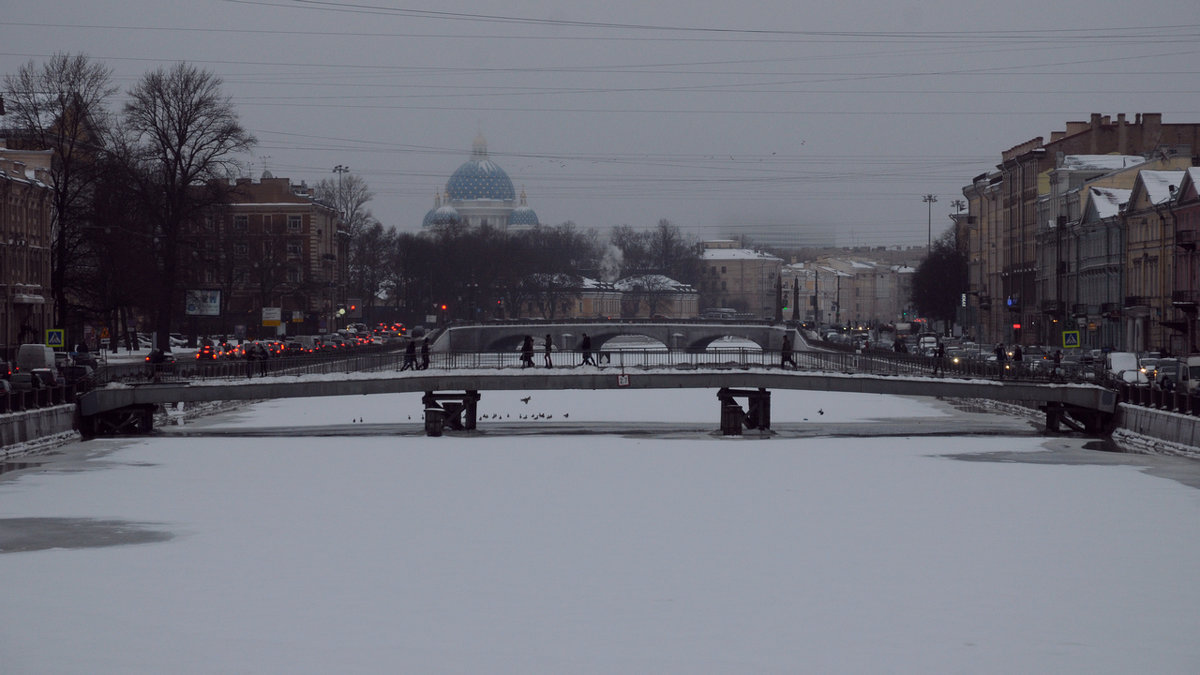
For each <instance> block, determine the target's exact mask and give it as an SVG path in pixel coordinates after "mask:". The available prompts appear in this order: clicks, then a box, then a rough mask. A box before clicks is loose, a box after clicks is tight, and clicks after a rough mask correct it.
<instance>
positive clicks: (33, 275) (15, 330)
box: [0, 141, 58, 360]
mask: <svg viewBox="0 0 1200 675" xmlns="http://www.w3.org/2000/svg"><path fill="white" fill-rule="evenodd" d="M52 154H53V153H52V151H50V150H42V151H39V150H9V149H7V148H5V147H4V145H3V142H2V141H0V289H2V293H0V340H3V345H0V347H2V351H0V353H2V356H3V358H4V359H5V360H11V359H12V358H13V356H14V355H15V353H16V349H17V346H18V345H21V344H24V343H29V342H37V343H41V342H43V341H44V340H45V330H46V329H47V328H58V326H54V325H53V321H54V305H53V299H52V296H51V293H50V246H51V241H52V238H53V230H52V228H53V220H54V196H53V190H52V189H51V188H50V176H49V170H50V160H51V156H52Z"/></svg>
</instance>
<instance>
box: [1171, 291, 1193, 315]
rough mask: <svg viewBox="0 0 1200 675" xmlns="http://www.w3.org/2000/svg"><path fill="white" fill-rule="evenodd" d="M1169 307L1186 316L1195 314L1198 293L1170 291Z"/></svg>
mask: <svg viewBox="0 0 1200 675" xmlns="http://www.w3.org/2000/svg"><path fill="white" fill-rule="evenodd" d="M1171 305H1172V306H1174V307H1175V308H1176V309H1178V310H1182V311H1184V312H1187V313H1188V314H1195V313H1196V310H1197V308H1198V307H1200V291H1172V292H1171Z"/></svg>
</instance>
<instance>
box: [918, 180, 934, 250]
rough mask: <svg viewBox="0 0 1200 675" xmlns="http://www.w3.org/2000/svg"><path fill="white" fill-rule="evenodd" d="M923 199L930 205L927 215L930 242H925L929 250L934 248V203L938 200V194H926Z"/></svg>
mask: <svg viewBox="0 0 1200 675" xmlns="http://www.w3.org/2000/svg"><path fill="white" fill-rule="evenodd" d="M921 201H923V202H925V203H926V204H928V205H929V213H928V216H927V217H928V220H927V226H928V230H929V240H928V243H926V244H925V250H926V251H927V252H928V251H930V250H932V249H933V204H934V202H936V201H937V195H932V194H931V195H925V196H924V197H921Z"/></svg>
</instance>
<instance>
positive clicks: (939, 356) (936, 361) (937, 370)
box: [933, 341, 946, 375]
mask: <svg viewBox="0 0 1200 675" xmlns="http://www.w3.org/2000/svg"><path fill="white" fill-rule="evenodd" d="M945 365H946V345H944V344H942V343H941V341H938V343H937V349H934V350H933V374H934V375H945V374H946V373H945V372H944V371H943V370H942V367H943V366H945Z"/></svg>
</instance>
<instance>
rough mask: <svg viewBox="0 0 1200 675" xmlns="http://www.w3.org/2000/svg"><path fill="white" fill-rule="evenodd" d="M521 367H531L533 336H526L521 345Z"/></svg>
mask: <svg viewBox="0 0 1200 675" xmlns="http://www.w3.org/2000/svg"><path fill="white" fill-rule="evenodd" d="M521 367H522V368H532V367H533V336H532V335H526V336H525V341H524V342H522V343H521Z"/></svg>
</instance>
